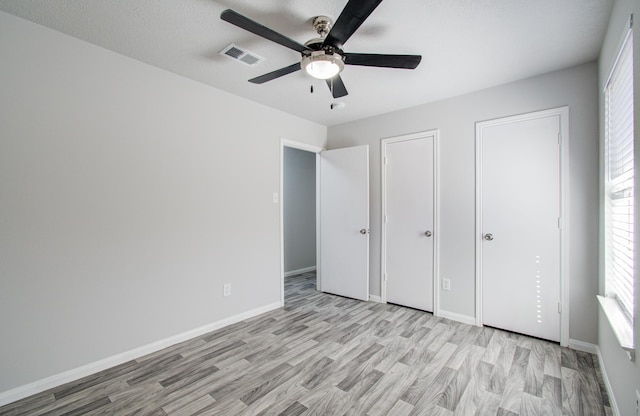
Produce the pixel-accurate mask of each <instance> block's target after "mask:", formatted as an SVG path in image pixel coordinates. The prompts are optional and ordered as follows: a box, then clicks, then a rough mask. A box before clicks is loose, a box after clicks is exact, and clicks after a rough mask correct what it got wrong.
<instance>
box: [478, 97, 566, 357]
mask: <svg viewBox="0 0 640 416" xmlns="http://www.w3.org/2000/svg"><path fill="white" fill-rule="evenodd" d="M550 116H559V117H560V135H561V137H559V138H558V140H559V144H560V165H561V166H560V303H561V311H560V345H562V346H568V345H569V294H570V292H569V107H568V106H565V107H558V108H552V109H549V110H543V111H535V112H532V113H527V114H520V115H516V116H511V117H504V118H499V119H494V120H488V121H480V122H477V123H476V325H478V326H482V324H483V318H482V138H483V130H484V129H485V128H487V127H493V126H498V125H502V124H509V123H516V122H520V121H525V120H533V119H537V118H544V117H550Z"/></svg>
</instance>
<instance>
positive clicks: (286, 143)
mask: <svg viewBox="0 0 640 416" xmlns="http://www.w3.org/2000/svg"><path fill="white" fill-rule="evenodd" d="M285 147H291V148H294V149H300V150H305V151H307V152H312V153H315V154H316V266H317V269H316V276H317V278H316V286H317V288H318V290H320V286H321V280H322V279H321V276H322V274H321V270H320V254H321V253H320V215H318V213H319V212H320V211H319V210H320V205H319V204H320V196H319V192H320V163H319V153H320V152H322V151H323V150H325V149H324V148H323V147H319V146H314V145H311V144H307V143H303V142H297V141H294V140H288V139H282V138H281V139H280V190H279V191H278V192H280V200H279V205H280V207H279V209H280V305H281V306H284V274H285V273H284V205H283V203H282V196H283V195H282V192H283V190H284V148H285Z"/></svg>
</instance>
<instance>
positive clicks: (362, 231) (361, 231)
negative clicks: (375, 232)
mask: <svg viewBox="0 0 640 416" xmlns="http://www.w3.org/2000/svg"><path fill="white" fill-rule="evenodd" d="M360 234H362V235H365V234H369V230H367V229H366V228H363V229H362V230H360Z"/></svg>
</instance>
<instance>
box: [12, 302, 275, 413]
mask: <svg viewBox="0 0 640 416" xmlns="http://www.w3.org/2000/svg"><path fill="white" fill-rule="evenodd" d="M280 307H281V304H280V302H275V303H271V304H269V305H265V306H261V307H259V308H256V309H252V310H250V311H247V312H243V313H240V314H238V315H234V316H231V317H229V318H225V319H221V320H219V321H216V322H212V323H210V324H207V325H204V326H201V327H199V328H195V329H192V330H190V331H186V332H183V333H181V334H177V335H174V336H171V337H168V338H165V339H161V340H159V341H156V342H152V343H151V344H147V345H143V346H142V347H138V348H134V349H132V350H129V351H126V352H123V353H121V354H116V355H113V356H111V357H107V358H105V359H102V360H99V361H95V362H93V363H89V364H87V365H83V366H82V367H78V368H74V369H71V370H68V371H65V372H63V373H59V374H55V375H53V376H51V377H47V378H44V379H42V380H38V381H34V382H33V383H29V384H26V385H24V386H20V387H16V388H14V389H11V390H8V391H5V392H1V393H0V406H4V405H6V404H9V403H12V402H15V401H17V400H20V399H24V398H25V397H29V396H32V395H34V394H37V393H40V392H43V391H46V390H49V389H52V388H54V387H58V386H61V385H63V384H66V383H69V382H72V381H76V380H79V379H81V378H83V377H86V376H89V375H91V374H95V373H97V372H99V371H103V370H106V369H108V368H111V367H115V366H116V365H119V364H123V363H126V362H127V361H130V360H135V359H137V358H140V357H143V356H145V355H147V354H151V353H153V352H156V351H160V350H161V349H163V348H167V347H170V346H172V345H175V344H178V343H180V342H184V341H187V340H189V339H192V338H195V337H199V336H200V335H204V334H206V333H208V332H211V331H215V330H217V329H220V328H223V327H225V326H227V325H231V324H235V323H236V322H240V321H244V320H245V319H249V318H253V317H254V316H258V315H261V314H263V313H266V312H269V311H272V310H274V309H278V308H280Z"/></svg>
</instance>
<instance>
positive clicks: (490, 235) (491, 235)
mask: <svg viewBox="0 0 640 416" xmlns="http://www.w3.org/2000/svg"><path fill="white" fill-rule="evenodd" d="M484 239H485V240H487V241H493V234H485V235H484Z"/></svg>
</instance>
